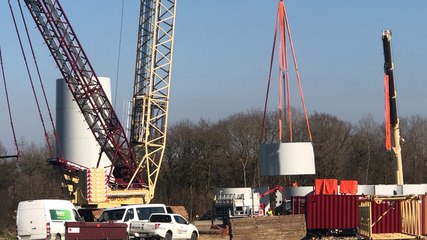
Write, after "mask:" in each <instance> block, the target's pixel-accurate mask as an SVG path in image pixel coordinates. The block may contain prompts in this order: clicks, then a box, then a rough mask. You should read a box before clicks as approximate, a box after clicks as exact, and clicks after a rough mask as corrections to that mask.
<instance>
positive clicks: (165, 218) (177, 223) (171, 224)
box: [129, 213, 199, 240]
mask: <svg viewBox="0 0 427 240" xmlns="http://www.w3.org/2000/svg"><path fill="white" fill-rule="evenodd" d="M129 236H130V238H134V239H141V238H164V239H169V240H170V239H191V240H196V239H198V237H199V231H198V230H197V228H196V227H195V226H194V225H193V224H191V223H189V222H188V221H187V220H185V218H183V217H182V216H181V215H178V214H170V213H161V214H160V213H156V214H151V216H150V219H149V221H148V222H140V221H133V222H131V223H130V228H129Z"/></svg>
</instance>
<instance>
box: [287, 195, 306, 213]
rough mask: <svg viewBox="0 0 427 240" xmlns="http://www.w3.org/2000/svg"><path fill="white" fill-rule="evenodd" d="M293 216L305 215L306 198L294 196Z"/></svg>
mask: <svg viewBox="0 0 427 240" xmlns="http://www.w3.org/2000/svg"><path fill="white" fill-rule="evenodd" d="M291 201H292V214H305V201H306V197H305V196H304V197H301V196H292V200H291Z"/></svg>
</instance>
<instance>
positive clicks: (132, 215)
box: [98, 204, 167, 228]
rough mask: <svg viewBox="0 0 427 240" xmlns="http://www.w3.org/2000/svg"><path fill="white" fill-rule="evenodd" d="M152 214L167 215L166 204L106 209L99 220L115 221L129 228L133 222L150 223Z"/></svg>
mask: <svg viewBox="0 0 427 240" xmlns="http://www.w3.org/2000/svg"><path fill="white" fill-rule="evenodd" d="M152 213H167V209H166V205H164V204H138V205H128V206H122V207H115V208H106V209H104V211H103V212H102V214H101V216H100V217H99V219H98V222H107V221H113V222H116V223H126V224H127V225H128V228H129V223H130V222H131V221H141V222H148V219H149V218H150V215H151V214H152Z"/></svg>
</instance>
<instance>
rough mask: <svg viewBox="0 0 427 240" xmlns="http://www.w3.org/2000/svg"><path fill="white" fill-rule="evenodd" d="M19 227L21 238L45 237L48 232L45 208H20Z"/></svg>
mask: <svg viewBox="0 0 427 240" xmlns="http://www.w3.org/2000/svg"><path fill="white" fill-rule="evenodd" d="M17 228H18V229H17V232H18V236H19V237H21V239H30V238H31V239H45V238H46V234H47V233H46V216H45V212H44V209H42V208H30V209H20V211H19V216H18V225H17Z"/></svg>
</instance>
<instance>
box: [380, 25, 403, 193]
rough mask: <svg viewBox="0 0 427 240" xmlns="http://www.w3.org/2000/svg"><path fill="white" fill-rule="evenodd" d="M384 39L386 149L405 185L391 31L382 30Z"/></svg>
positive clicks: (397, 177) (397, 178)
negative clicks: (392, 156)
mask: <svg viewBox="0 0 427 240" xmlns="http://www.w3.org/2000/svg"><path fill="white" fill-rule="evenodd" d="M382 41H383V48H384V60H385V62H384V73H385V77H384V90H385V109H386V122H385V127H386V149H387V150H389V151H390V150H393V153H394V155H395V157H396V183H397V184H398V185H403V184H404V181H403V167H402V152H401V151H402V149H401V147H400V141H401V137H400V130H399V118H398V117H397V93H396V90H395V88H394V76H393V70H394V65H393V60H392V57H391V31H390V30H388V29H387V30H384V31H383V32H382ZM390 128H391V129H393V147H392V146H391V138H390Z"/></svg>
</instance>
